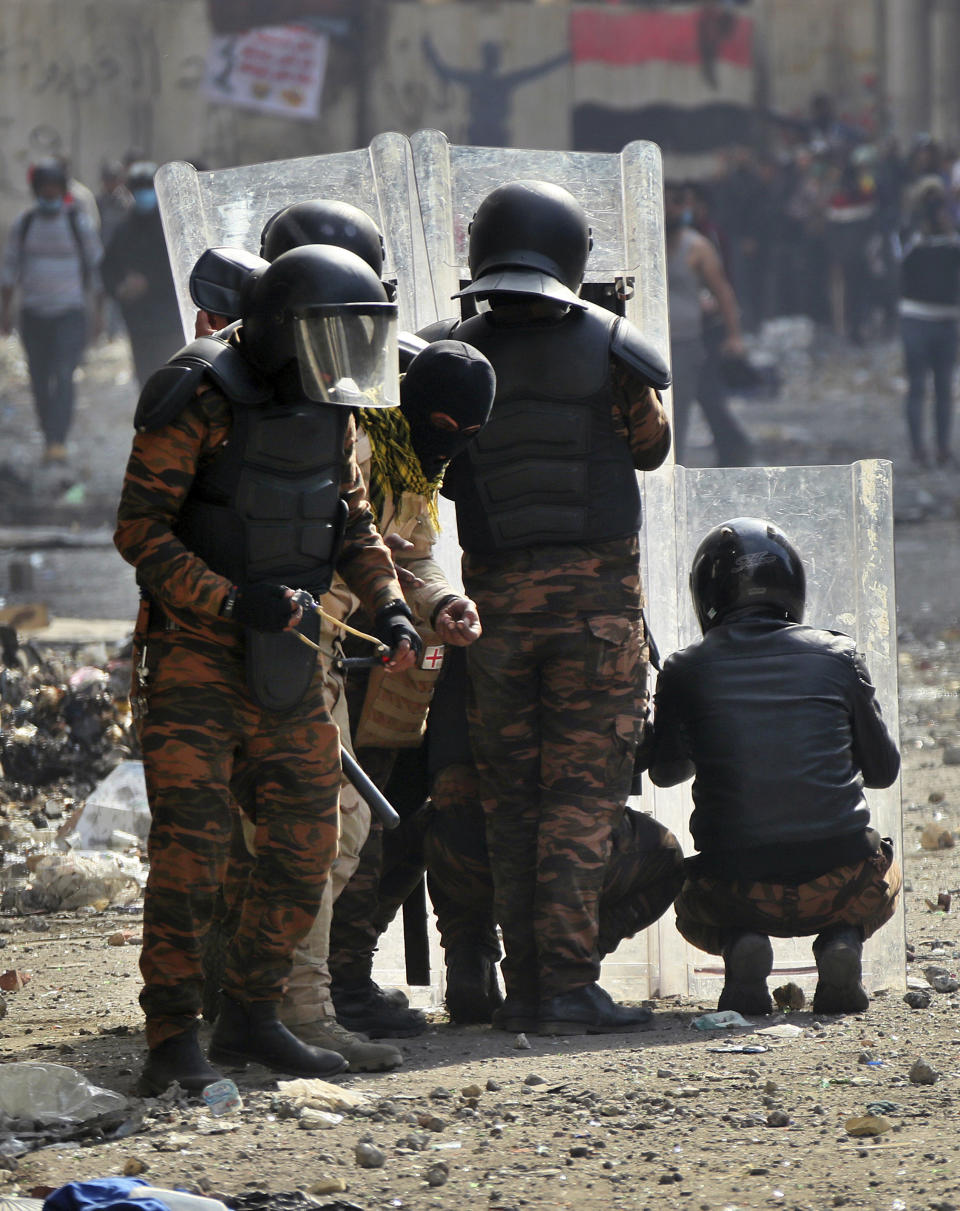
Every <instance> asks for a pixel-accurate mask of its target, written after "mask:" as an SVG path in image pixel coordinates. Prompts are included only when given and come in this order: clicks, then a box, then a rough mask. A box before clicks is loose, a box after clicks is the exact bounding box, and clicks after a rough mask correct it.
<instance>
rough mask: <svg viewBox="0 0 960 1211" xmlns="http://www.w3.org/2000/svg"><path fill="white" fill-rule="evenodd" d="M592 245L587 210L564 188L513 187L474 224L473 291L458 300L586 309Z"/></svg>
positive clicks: (485, 204)
mask: <svg viewBox="0 0 960 1211" xmlns="http://www.w3.org/2000/svg"><path fill="white" fill-rule="evenodd" d="M592 243H593V241H592V240H591V238H590V227H589V225H588V223H587V216H586V214H585V213H584V210H583V207H582V206H581V205H580V203H579V202H578V201H577V199H576V198H575V197H574V196H573V194H571V193H568V192H567V190H566V189H563V188H562V187H561V186H559V185H551V184H549V183H548V182H547V181H511V182H509V184H507V185H500V186H498V187H497V188H496V189H494V190H493V192H492V193H488V194H487V196H486V197H485V198H484V199H483V201H482V202H481V203H480V206H479V208H478V209H477V213H476V214H475V215H474V217H473V222H472V223H471V224H470V251H469V260H470V276H471V278H472V279H473V280H472V281H471V283H470V285H469V286H467V287H466V288H465V289H464V290H461V291H460V292H459V293H458V294H456V295H454V298H460V297H462V296H463V295H473V296H475V297H479V298H484V297H486V296H488V295H491V294H526V295H539V296H541V297H543V298H547V299H553V300H555V301H556V302H560V303H566V304H567V305H568V306H578V307H583V306H585V304H584V303H583V301H582V300H581V299H580V298H579V297H578V295H577V291H578V290H579V289H580V285H581V283H582V282H583V274H584V271H585V269H586V267H587V257H588V255H589V253H590V248H591V246H592Z"/></svg>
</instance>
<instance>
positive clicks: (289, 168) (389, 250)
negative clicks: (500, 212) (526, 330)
mask: <svg viewBox="0 0 960 1211" xmlns="http://www.w3.org/2000/svg"><path fill="white" fill-rule="evenodd" d="M156 185H157V197H158V200H159V204H160V214H161V217H162V219H163V228H164V232H165V234H166V239H167V248H168V250H169V254H170V264H171V267H172V269H173V276H174V281H175V283H176V288H177V300H178V302H179V305H180V318H181V320H182V322H183V331H184V334H185V336H186V338H187V339H188V340H189V339H192V337H193V331H194V317H195V315H196V306H195V304H194V303H193V301H192V299H191V298H190V289H189V279H190V273H191V271H192V269H193V267H194V265H195V264H196V262H197V259H198V257H199V256H200V254H201V253H202V252H204V251H205V250H206V249H207V248H212V247H217V246H230V247H238V248H243V249H246V250H247V251H248V252H252V253H258V252H259V250H260V232H261V230H262V228H263V225H264V223H265V222H266V221H267V219H269V218H270V216H271V215H273V214H274V213H276V211H278V210H280V209H282V208H283V207H284V206H288V205H290V203H292V202H300V201H305V200H307V199H309V198H330V199H332V200H334V201H338V202H350V203H351V204H352V205H354V206H357V207H359V208H360V209H361V210H363V211H364V212H365V213H367V214H368V215H369V216H370V218H371V219H373V221H374V222H375V223H376V224H377V226H378V227H379V228H380V231H381V232H382V233H383V240H384V253H385V255H384V269H383V276H384V280H385V281H388V282H392V283H393V284H394V285H395V286H396V289H397V304H398V309H399V326H400V328H401V329H406V330H408V331H416V329H417V328H420V327H422V326H423V325H424V324H426V323H429V321H430V320H431V319H433V318H434V308H433V299H432V292H431V291H430V288H429V272H428V269H427V261H426V250H425V245H424V240H423V232H422V230H421V227H420V210H419V205H418V203H417V199H416V191H415V186H414V176H413V161H412V157H411V151H410V143H409V141H408V139H407V138H406V136H405V135H401V134H396V133H394V132H387V133H385V134H380V135H377V137H376V138H374V139H373V141H372V142H371V144H370V146H369V147H364V148H360V149H359V150H357V151H344V152H332V153H330V154H327V155H319V156H302V157H299V158H297V159H293V160H275V161H272V162H269V163H263V164H247V165H243V166H241V167H237V168H220V169H216V170H214V171H212V172H198V171H197V170H196V169H195V168H194V167H193V165H192V164H187V163H183V162H180V161H174V162H172V163H169V164H164V165H163V167H162V168H161V169H160V170H159V172H158V173H157V177H156Z"/></svg>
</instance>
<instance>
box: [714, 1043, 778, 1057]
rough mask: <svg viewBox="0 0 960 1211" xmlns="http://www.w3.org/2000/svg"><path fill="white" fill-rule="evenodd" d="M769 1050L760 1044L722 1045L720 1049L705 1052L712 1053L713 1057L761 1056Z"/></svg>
mask: <svg viewBox="0 0 960 1211" xmlns="http://www.w3.org/2000/svg"><path fill="white" fill-rule="evenodd" d="M769 1050H770V1048H769V1047H764V1046H763V1045H762V1044H761V1043H724V1045H723V1046H722V1047H708V1048H707V1051H712V1052H713V1053H714V1054H715V1055H762V1054H763V1052H765V1051H769Z"/></svg>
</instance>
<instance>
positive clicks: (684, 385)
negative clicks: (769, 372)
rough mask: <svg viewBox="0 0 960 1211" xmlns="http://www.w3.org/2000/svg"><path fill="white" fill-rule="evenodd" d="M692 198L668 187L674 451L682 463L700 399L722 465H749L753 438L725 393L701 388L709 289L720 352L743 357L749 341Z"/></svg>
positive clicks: (676, 186)
mask: <svg viewBox="0 0 960 1211" xmlns="http://www.w3.org/2000/svg"><path fill="white" fill-rule="evenodd" d="M692 201H693V199H692V196H691V194H690V191H689V189H688V188H687V187H686V186H684V185H681V184H668V185H667V187H666V189H665V191H664V225H665V228H666V233H667V283H668V295H667V303H668V307H669V313H670V361H671V366H672V369H673V439H674V451H675V454H676V459H677V462H683V461H684V457H685V455H686V436H687V428H688V425H689V420H690V409H691V407H692V405H693V403H694V401H695V400H696V401H697V402H698V403H699V404H700V407H701V409H702V410H703V413H704V416H705V417H706V419H707V423H708V424H709V426H710V429H711V431H712V433H713V440H714V446H715V450H716V458H717V463H718V465H719V466H744V465H749V464H750V463H751V462H752V461H753V457H752V449H751V442H750V439H749V437H748V436H747V434H746V433H745V432H744V430H743V428H742V426H741V425H740V423H739V422H738V421H737V419H736V417H735V416H734V415H733V413H732V412H731V411H730V407H729V404H728V403H727V400H726V398H725V396H724V394H723V392H722V391H720V390H713V389H708V390H707V391H705V392H702V393H701V392H700V383H701V372H702V370H703V367H704V364H705V362H706V359H707V349H706V346H705V344H704V310H703V302H702V297H701V296H702V294H703V292H704V291H705V290H706V291H707V292H709V295H710V297H711V298H712V300H714V302H715V305H716V313H717V315H718V317H719V323H720V324H722V326H723V329H724V333H725V335H724V337H723V339H722V340H721V341H720V343H719V348H718V349H717V355H718V356H722V355H723V354H728V355H733V356H737V357H742V356H743V355H744V346H743V340H742V338H741V336H740V319H739V312H738V308H737V300H736V298H735V297H734V293H733V288H732V287H731V285H730V282H729V280H728V279H727V275H726V274H725V273H724V272H723V266H722V264H721V262H720V255H719V253H718V252H717V249H716V248H715V247H714V246H713V244H711V243H710V241H709V240H708V239H707V238H706V237H705V236H702V235H701V234H700V233H699V232H698V231H695V230H694V228H693V226H692V222H693V217H694V216H693V205H692ZM717 372H718V373H719V368H718V371H717ZM708 387H709V388H712V387H713V384H712V383H711V384H709V385H708Z"/></svg>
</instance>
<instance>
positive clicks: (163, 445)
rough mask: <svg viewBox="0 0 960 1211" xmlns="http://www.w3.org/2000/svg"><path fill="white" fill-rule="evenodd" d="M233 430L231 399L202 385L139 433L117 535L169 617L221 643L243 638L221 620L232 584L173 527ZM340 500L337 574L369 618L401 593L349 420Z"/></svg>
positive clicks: (234, 626) (125, 483)
mask: <svg viewBox="0 0 960 1211" xmlns="http://www.w3.org/2000/svg"><path fill="white" fill-rule="evenodd" d="M230 429H231V404H230V402H229V400H228V399H227V398H226V397H225V396H224V395H223V394H222V393H221V392H220V391H218V390H217V389H216V388H214V387H212V386H210V385H205V386H203V387H201V388H200V389H199V390H198V391H197V393H196V395H195V396H194V397H193V399H192V400H191V401H190V403H189V404H188V405H187V407H186V408H184V410H183V411H182V412H181V413H180V414H179V416H177V417H176V418H175V419H174V420H172V421H171V422H170V423H168V424H166V425H164V426H163V427H162V428H160V429H157V430H153V431H150V432H144V433H137V435H136V436H135V438H134V442H133V449H132V451H131V453H130V459H129V461H128V463H127V470H126V474H125V476H124V480H123V488H122V491H121V495H120V506H119V509H118V513H117V529H116V533H115V534H114V542H115V544H116V546H117V549H118V550H119V552H120V554H121V555H122V556H123V558H124V559H125V560H126V561H127V562H128V563H131V564H133V565H134V567H135V568H136V569H137V580H138V583H139V584H140V586H141V588H142V589H144V590H145V591H146V592H147V593H148V594H149V595H150V597H151V598H152V599H153V600H154V601H155V602H157V603H158V604H159V605H160V606H161V607H162V608H163V610H164V612H165V613H166V615H167V616H168V617H169V618H170V619H171V620H172V621H173V622H174V623H176V624H177V625H178V626H180V627H182V628H184V629H187V630H191V631H195V632H199V633H201V634H202V635H204V636H205V637H206V638H209V639H211V640H213V641H214V642H217V643H223V644H233V643H235V642H236V641H237V640H238V639H239V637H240V628H239V627H238V626H237V624H236V623H235V622H232V621H228V620H225V619H222V618H220V616H219V614H220V607H221V605H222V604H223V600H224V598H225V596H226V595H227V593H228V591H229V589H230V582H229V580H228V579H227V578H226V577H224V576H221V575H219V574H218V573H216V572H214V571H212V570H211V569H210V568H209V567H208V566H207V564H206V563H205V562H204V561H203V560H202V559H200V558H199V557H198V556H196V555H195V554H193V552H191V551H189V550H188V549H187V548H186V547H185V546H184V544H183V543H182V542H181V541H180V539H179V538H177V536H176V534H175V533H174V529H175V525H176V520H177V516H178V514H179V511H180V508H181V506H182V505H183V502H184V500H185V499H186V497H187V494H188V492H189V491H190V486H191V484H192V483H193V479H194V476H195V474H196V472H197V470H198V468H199V467H200V466H202V464H203V463H204V461H205V460H207V459H210V458H212V457H213V456H214V454H215V453H216V452H217V450H218V449H219V448H220V447H221V446H222V445H223V444H224V443H225V442H226V441H228V439H229V437H230ZM340 495H341V497H342V498H343V499H344V500H345V501H346V503H347V507H348V515H347V523H346V528H345V533H344V538H343V545H342V548H341V551H340V555H339V558H338V562H337V570H338V572H339V573H340V575H341V576H342V577H343V578H344V580H345V583H346V584H347V585H348V586H349V588H350V590H351V591H352V592H353V593H354V594H356V596H357V597H358V598H359V600H360V601H361V602H362V603H363V605H364V608H365V609H366V610H367V611H368V612H369V613H370V615H371V616H373V615H374V614H375V613H376V612H377V610H379V609H380V608H381V607H382V606H385V605H386V604H387V603H388V602H390V601H395V600H397V599H400V598H402V596H403V594H402V592H401V589H400V585H399V583H398V581H397V578H396V574H395V572H394V568H393V563H392V560H391V557H390V552H389V551H388V550H387V548H386V547H385V546H384V545H383V541H382V540H381V538H380V535H379V534H378V533H377V530H376V527H375V526H374V521H373V514H372V512H371V510H370V505H369V502H368V501H367V498H366V488H365V486H364V482H363V479H362V477H361V475H360V470H359V467H358V466H357V458H356V425H355V423H354V420H353V418H352V417H351V419H350V421H349V423H348V425H347V430H346V435H345V438H344V448H343V460H342V477H341V484H340ZM292 587H294V588H296V586H295V585H294V586H292Z"/></svg>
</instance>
